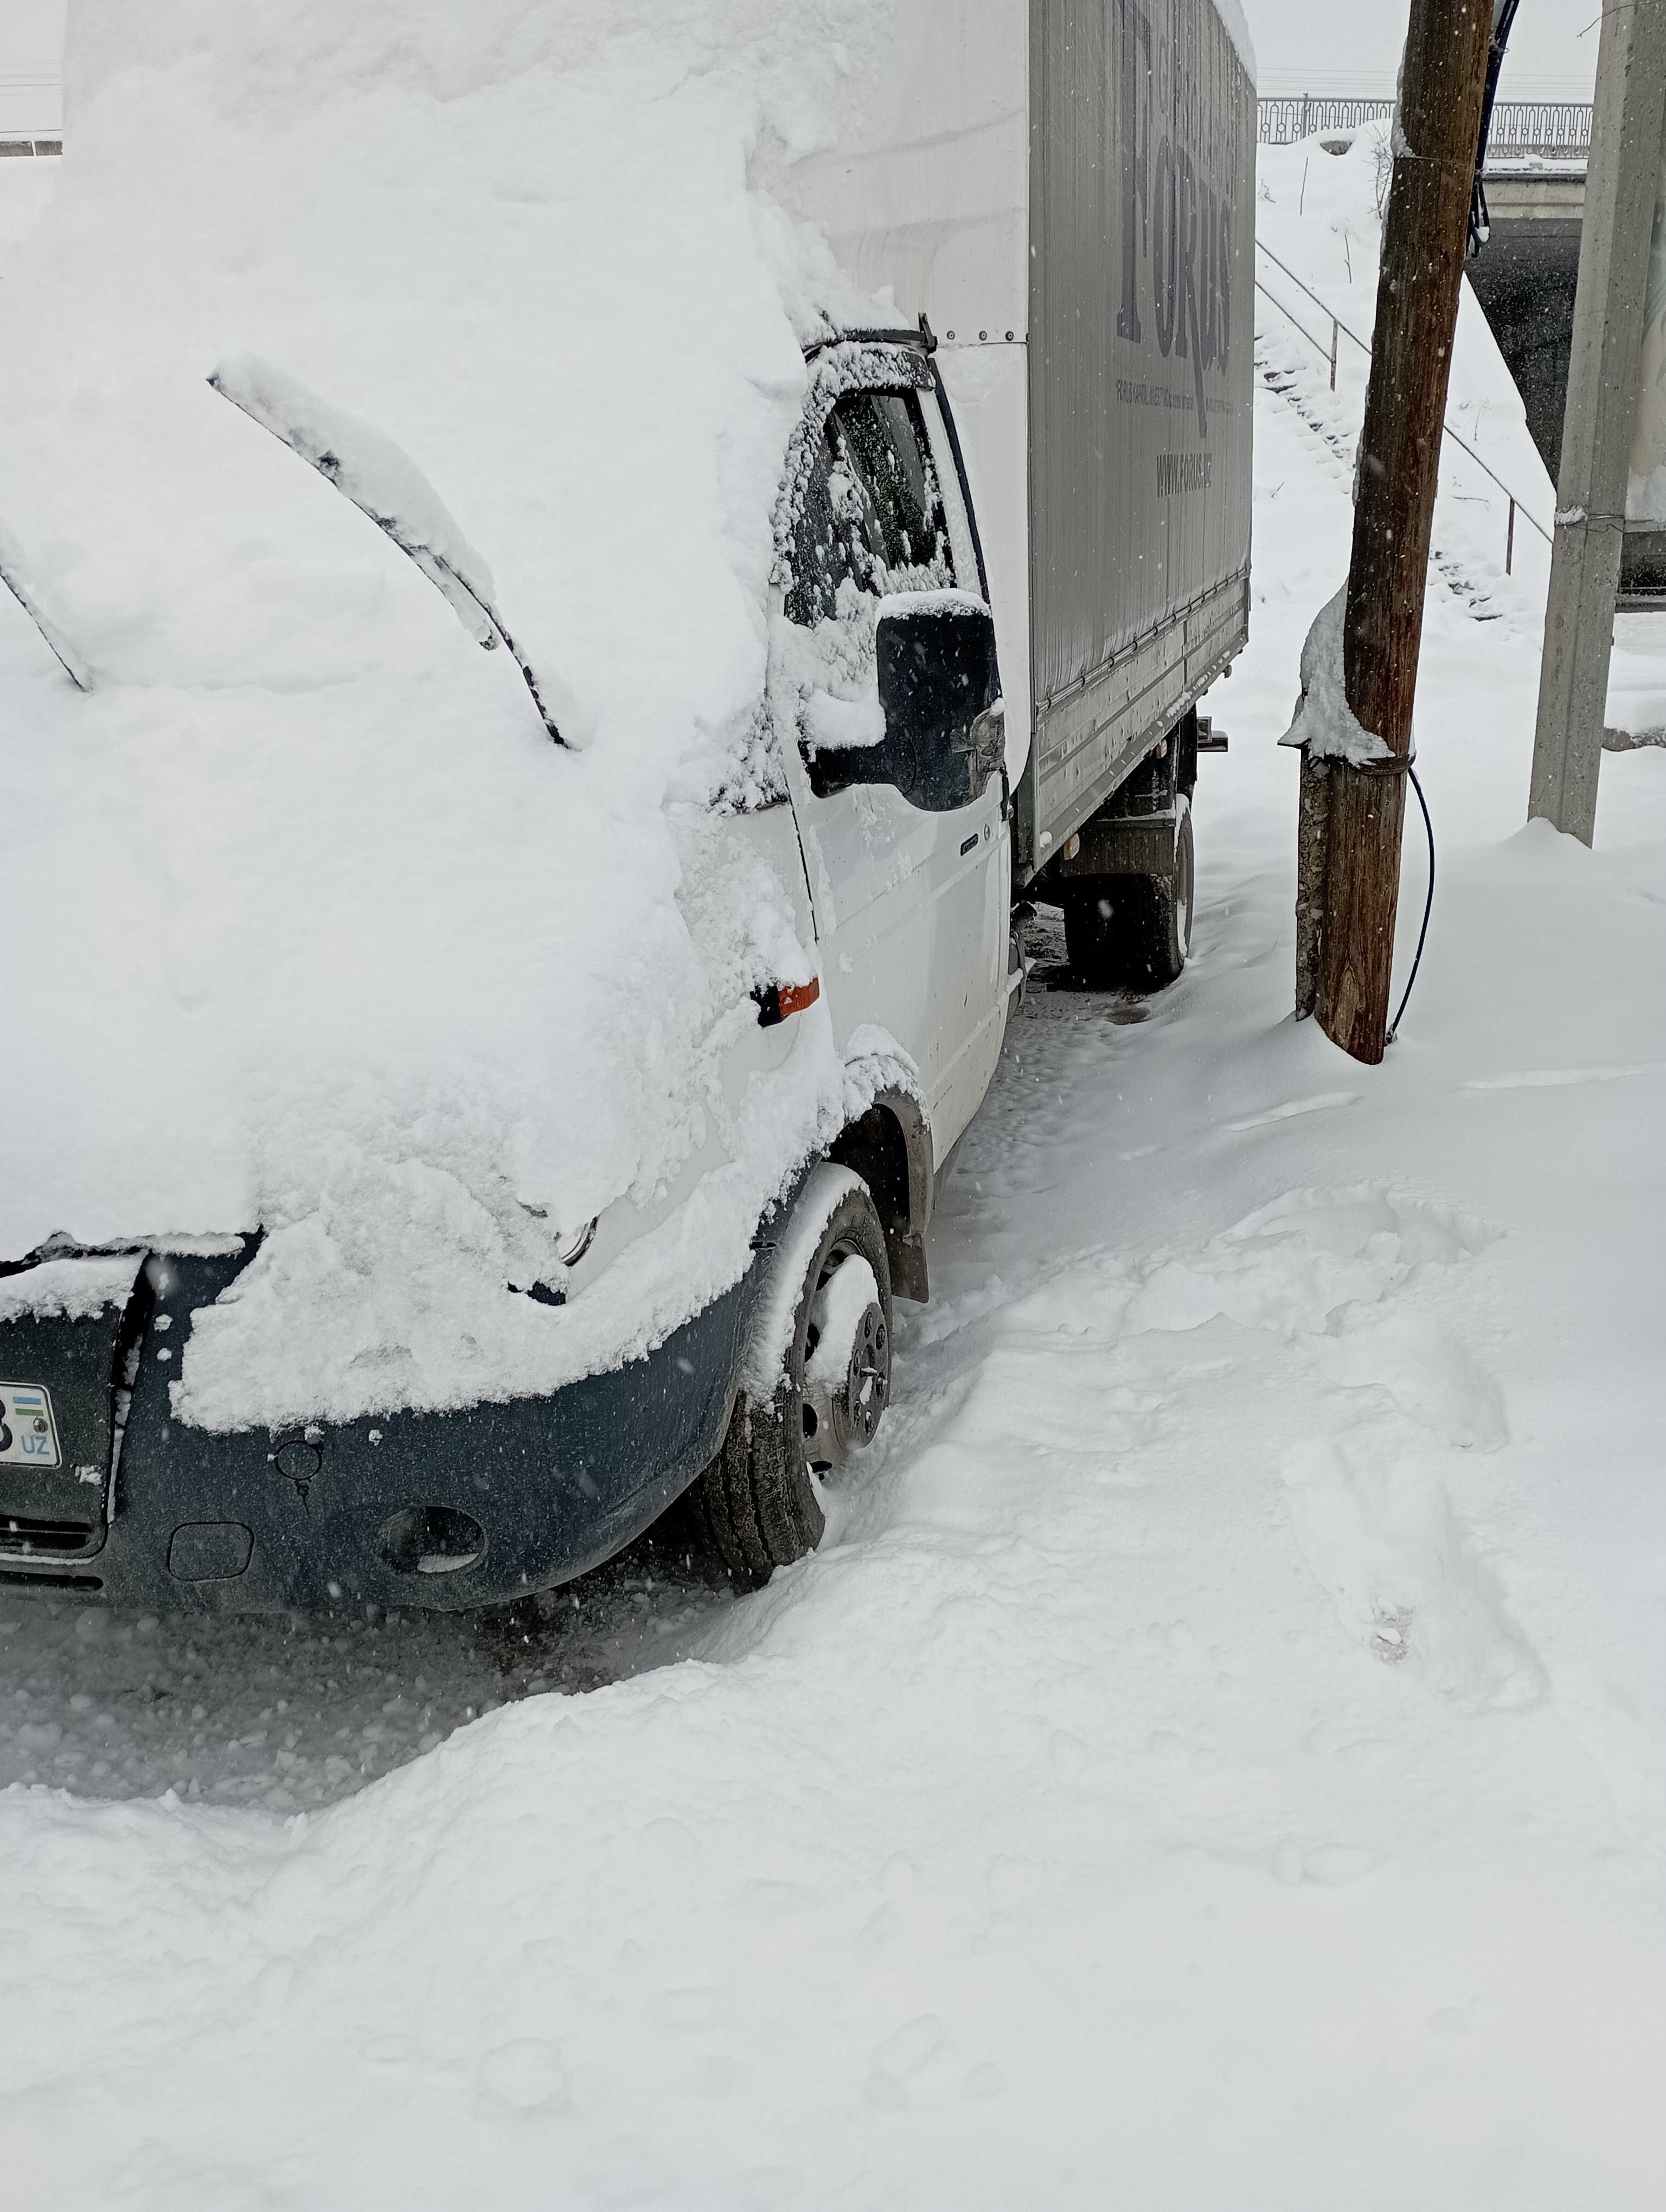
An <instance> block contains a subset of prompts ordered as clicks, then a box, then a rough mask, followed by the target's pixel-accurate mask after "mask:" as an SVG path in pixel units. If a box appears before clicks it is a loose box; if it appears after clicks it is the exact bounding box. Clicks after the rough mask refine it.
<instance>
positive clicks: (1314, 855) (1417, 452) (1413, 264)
mask: <svg viewBox="0 0 1666 2212" xmlns="http://www.w3.org/2000/svg"><path fill="white" fill-rule="evenodd" d="M1492 28H1493V0H1412V9H1411V21H1410V24H1409V25H1408V29H1407V33H1406V55H1405V60H1404V63H1403V64H1402V70H1401V83H1400V103H1399V107H1398V111H1397V112H1396V114H1395V131H1394V175H1393V180H1392V182H1391V184H1390V185H1389V204H1388V213H1387V216H1386V218H1385V220H1384V222H1383V262H1382V270H1381V273H1380V275H1379V276H1378V279H1377V331H1376V337H1375V339H1374V341H1373V344H1372V351H1371V380H1370V383H1369V384H1368V386H1367V387H1366V391H1365V427H1364V428H1363V430H1362V431H1361V433H1360V438H1359V470H1358V472H1357V475H1356V477H1355V480H1354V507H1353V558H1352V561H1351V562H1350V564H1349V568H1348V580H1347V601H1346V609H1347V611H1346V613H1345V615H1344V617H1343V653H1342V676H1343V685H1344V689H1345V691H1346V695H1347V703H1348V706H1349V707H1350V708H1351V709H1352V710H1353V715H1354V719H1355V720H1357V721H1358V722H1359V724H1360V725H1361V726H1362V727H1363V728H1365V730H1367V731H1370V732H1372V733H1373V734H1374V735H1376V736H1377V737H1379V738H1382V740H1383V744H1385V745H1386V746H1387V747H1388V749H1389V757H1388V758H1387V759H1386V760H1383V761H1378V762H1373V763H1371V764H1370V765H1369V766H1367V767H1364V768H1357V767H1355V766H1353V764H1352V763H1349V762H1347V761H1344V760H1337V759H1331V760H1315V759H1313V758H1311V757H1310V756H1308V755H1307V754H1304V756H1303V759H1302V801H1301V805H1302V823H1301V835H1300V844H1299V878H1300V880H1299V882H1298V893H1297V912H1298V936H1297V961H1296V1011H1297V1012H1298V1013H1309V1012H1311V1013H1313V1014H1316V1016H1317V1017H1318V1020H1319V1025H1320V1027H1321V1028H1322V1030H1324V1032H1325V1034H1326V1036H1329V1037H1330V1038H1332V1039H1333V1040H1334V1041H1335V1042H1336V1043H1337V1044H1339V1045H1341V1048H1342V1049H1343V1050H1344V1051H1345V1052H1347V1053H1351V1054H1353V1057H1354V1059H1355V1060H1365V1061H1366V1062H1368V1063H1371V1064H1375V1063H1376V1062H1377V1060H1381V1059H1382V1057H1383V1044H1384V1041H1385V1039H1386V1036H1387V1032H1388V1025H1389V981H1390V972H1391V969H1392V964H1393V959H1394V921H1395V908H1396V906H1397V904H1398V902H1399V896H1400V837H1401V828H1402V823H1403V821H1404V818H1405V809H1406V769H1407V767H1408V764H1409V763H1410V759H1411V750H1412V696H1413V693H1414V691H1415V690H1416V687H1417V661H1418V653H1419V649H1420V646H1421V643H1422V638H1423V592H1424V585H1425V581H1426V575H1427V571H1428V565H1429V533H1430V529H1431V526H1432V522H1433V520H1434V506H1435V488H1436V484H1437V483H1438V477H1439V473H1440V440H1441V424H1442V422H1443V419H1444V416H1445V412H1446V385H1447V380H1448V377H1449V375H1450V370H1451V363H1452V333H1453V331H1454V329H1455V328H1456V323H1457V307H1458V293H1459V289H1460V288H1461V286H1462V281H1463V255H1464V247H1465V244H1466V241H1467V240H1468V228H1469V199H1470V194H1471V191H1472V190H1473V187H1474V173H1475V149H1476V146H1477V143H1479V140H1480V137H1481V99H1482V95H1483V93H1484V91H1485V89H1486V82H1487V46H1488V42H1489V40H1490V38H1491V35H1492Z"/></svg>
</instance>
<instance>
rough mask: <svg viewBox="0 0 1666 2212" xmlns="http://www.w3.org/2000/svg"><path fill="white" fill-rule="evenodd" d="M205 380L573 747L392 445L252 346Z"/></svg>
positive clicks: (470, 564) (415, 475) (459, 546)
mask: <svg viewBox="0 0 1666 2212" xmlns="http://www.w3.org/2000/svg"><path fill="white" fill-rule="evenodd" d="M209 382H210V384H211V385H212V386H213V387H214V389H215V390H216V392H218V393H219V394H220V396H221V398H222V399H229V400H230V402H231V404H232V405H233V406H234V407H237V408H240V409H241V410H242V411H243V413H244V414H245V415H246V416H249V418H250V420H251V421H252V422H258V423H259V425H260V427H261V428H262V429H263V430H270V431H271V434H272V435H273V437H275V438H278V439H281V440H282V441H283V443H284V444H285V445H286V446H287V447H289V450H290V452H291V453H298V454H299V455H300V456H301V459H302V460H303V461H305V462H306V463H307V466H308V467H309V468H313V469H316V470H317V471H318V472H319V475H320V476H321V477H324V478H325V480H326V482H328V483H332V484H333V485H334V486H335V488H336V489H337V491H338V492H340V493H341V495H342V496H343V497H344V499H348V500H350V501H352V503H353V505H354V506H355V507H357V508H358V510H359V512H360V513H361V514H368V516H369V518H370V520H372V521H373V522H374V524H375V526H376V527H377V528H378V529H379V530H381V531H384V532H386V534H387V536H388V537H390V538H392V540H393V543H394V544H396V545H397V546H398V549H399V550H400V551H401V552H402V553H404V554H405V555H407V556H409V557H410V560H412V561H413V562H415V563H416V564H417V568H420V569H421V570H422V572H423V574H424V575H425V576H426V577H427V578H428V580H429V583H431V584H432V585H433V586H434V587H435V590H436V591H437V592H440V593H441V595H442V597H443V598H444V599H445V600H446V602H447V605H449V606H450V608H451V610H452V611H453V613H454V614H455V615H456V617H457V618H458V620H459V622H460V623H462V625H463V627H464V629H465V630H467V632H468V634H469V635H470V636H471V638H473V639H474V641H475V642H476V644H477V645H481V646H483V647H485V649H486V651H487V652H488V653H489V652H491V651H492V650H493V648H494V647H496V646H497V645H498V644H499V643H500V642H502V645H503V647H504V648H505V649H506V651H507V652H508V655H509V658H510V659H512V660H513V661H514V665H515V666H516V667H517V668H518V669H519V670H520V673H521V678H522V680H523V681H524V682H525V684H526V689H527V690H528V691H529V692H530V693H531V694H532V704H533V705H534V706H535V707H536V708H538V720H540V721H541V722H542V723H543V725H544V728H545V729H546V730H547V731H548V732H550V736H551V737H552V738H554V739H555V741H556V744H558V745H565V746H567V747H568V748H569V750H577V749H578V748H579V746H581V744H583V742H584V732H583V724H582V719H581V716H580V714H579V713H578V709H577V708H576V706H575V705H574V704H573V702H571V701H570V700H566V701H563V703H562V725H564V726H557V724H556V718H555V715H554V714H553V712H552V711H551V709H550V706H549V704H548V703H547V700H546V696H545V695H546V693H548V692H550V691H554V690H556V688H557V686H556V684H555V683H554V682H553V681H552V680H551V679H550V677H549V676H548V674H547V672H544V673H540V671H538V670H536V669H534V667H533V666H532V663H531V661H529V660H528V659H527V657H526V654H525V653H523V652H522V651H521V649H520V647H519V646H518V645H517V644H516V643H515V641H514V638H513V637H512V636H511V635H509V631H508V627H507V625H506V624H505V623H504V620H503V617H502V615H501V614H500V613H499V612H498V611H497V606H496V586H495V585H494V584H493V582H492V572H491V570H490V569H489V568H488V567H487V566H486V563H485V562H484V561H483V560H482V558H481V557H480V556H479V554H478V553H477V552H476V551H475V550H474V548H473V546H471V544H469V542H468V540H467V538H465V537H464V535H463V533H462V532H461V531H460V530H459V528H458V526H457V524H456V523H455V521H453V519H452V516H451V513H450V512H449V510H448V509H447V507H446V505H445V502H444V501H442V500H441V497H440V495H439V493H438V492H437V491H435V489H434V487H433V485H432V484H431V483H429V480H428V478H427V477H425V476H424V475H423V472H422V471H421V470H420V469H419V468H418V467H417V464H416V462H415V461H413V460H412V459H411V458H410V455H409V454H408V453H406V452H405V451H404V448H403V447H399V446H396V445H395V444H394V442H393V441H392V438H390V437H388V436H387V435H386V434H385V433H384V432H382V431H380V430H378V429H377V428H375V427H374V424H372V423H369V422H363V421H362V420H361V418H360V417H359V416H356V415H350V414H348V413H347V412H346V410H344V409H343V408H340V407H336V406H332V405H331V403H330V401H329V400H327V399H322V398H319V395H318V393H317V392H313V391H311V390H309V389H308V387H307V386H306V385H304V384H302V383H301V381H300V380H299V379H298V378H296V377H293V376H291V375H290V374H289V372H288V370H287V369H282V368H277V366H276V365H275V363H273V362H269V361H263V360H262V359H261V358H260V356H258V354H252V353H244V354H234V355H231V356H228V358H227V359H226V360H224V361H222V362H221V363H220V365H219V367H218V368H216V369H215V370H214V372H213V374H211V375H210V378H209ZM48 642H49V643H50V642H51V641H50V640H48ZM561 688H562V689H564V687H561Z"/></svg>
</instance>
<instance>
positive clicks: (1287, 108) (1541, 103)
mask: <svg viewBox="0 0 1666 2212" xmlns="http://www.w3.org/2000/svg"><path fill="white" fill-rule="evenodd" d="M1393 115H1394V102H1393V101H1392V100H1338V99H1331V98H1329V97H1328V96H1325V95H1322V94H1317V93H1306V92H1299V93H1289V94H1283V95H1281V96H1280V97H1277V98H1272V99H1267V100H1260V101H1258V102H1257V125H1256V135H1257V137H1259V138H1260V141H1261V143H1262V145H1263V146H1293V145H1294V144H1295V143H1296V142H1297V141H1298V139H1301V138H1308V137H1311V136H1312V135H1313V133H1314V132H1315V131H1357V130H1359V127H1360V125H1362V124H1365V123H1387V122H1389V120H1390V119H1391V118H1392V117H1393ZM1590 118H1591V106H1590V101H1589V100H1499V103H1498V105H1497V106H1495V107H1494V108H1493V129H1492V134H1491V136H1490V137H1489V138H1488V140H1487V155H1488V158H1489V160H1490V159H1493V158H1495V157H1497V156H1499V155H1504V156H1506V157H1507V156H1509V155H1513V154H1538V155H1543V156H1545V157H1547V158H1550V159H1559V160H1563V161H1573V160H1579V159H1583V158H1584V157H1585V156H1587V155H1589V154H1590Z"/></svg>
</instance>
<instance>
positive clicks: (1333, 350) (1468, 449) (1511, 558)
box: [1256, 238, 1551, 576]
mask: <svg viewBox="0 0 1666 2212" xmlns="http://www.w3.org/2000/svg"><path fill="white" fill-rule="evenodd" d="M1256 252H1257V253H1264V254H1265V255H1266V256H1267V258H1268V260H1269V261H1270V262H1271V263H1272V264H1273V266H1274V268H1275V269H1276V270H1278V271H1279V273H1280V276H1287V277H1288V278H1289V280H1290V282H1291V283H1292V284H1293V285H1294V286H1295V287H1296V289H1297V290H1298V292H1300V293H1302V294H1303V295H1304V297H1305V298H1307V299H1309V300H1310V301H1312V303H1313V305H1314V306H1315V307H1316V308H1318V310H1319V312H1320V313H1321V314H1322V315H1323V316H1324V317H1326V318H1327V319H1328V320H1329V324H1330V344H1329V347H1327V346H1326V344H1325V343H1324V341H1323V339H1322V338H1316V337H1314V335H1313V333H1312V331H1310V330H1309V329H1308V327H1307V325H1305V324H1304V322H1303V321H1302V320H1301V319H1300V317H1299V316H1298V315H1296V314H1294V313H1292V311H1291V309H1290V308H1289V307H1287V306H1286V303H1285V302H1284V301H1282V300H1281V299H1280V297H1279V295H1278V294H1277V293H1276V292H1274V291H1272V290H1270V289H1268V286H1267V285H1266V284H1265V283H1262V279H1261V278H1260V277H1259V276H1257V277H1256V290H1257V291H1258V292H1259V293H1260V294H1261V295H1262V299H1264V300H1266V301H1270V303H1271V304H1272V305H1273V306H1274V307H1276V308H1277V309H1278V311H1279V313H1280V314H1281V315H1282V316H1283V317H1284V319H1285V320H1286V322H1287V323H1289V324H1290V325H1292V328H1293V329H1295V330H1297V331H1300V333H1301V335H1302V336H1303V337H1304V338H1305V339H1306V340H1307V342H1308V343H1309V345H1310V346H1311V347H1312V348H1313V349H1314V351H1315V352H1316V353H1318V354H1322V355H1327V356H1328V357H1329V362H1330V388H1331V390H1332V391H1333V392H1335V389H1336V356H1337V351H1338V348H1339V345H1340V343H1341V340H1342V339H1343V338H1349V339H1351V340H1352V341H1353V343H1354V344H1355V345H1357V346H1358V347H1359V350H1360V352H1361V353H1362V354H1364V355H1365V359H1366V360H1367V361H1369V360H1370V359H1371V341H1370V339H1369V338H1362V337H1360V335H1359V331H1355V330H1350V329H1349V327H1348V325H1347V324H1346V323H1345V322H1344V321H1343V320H1342V319H1341V316H1340V315H1339V314H1337V313H1335V310H1334V309H1332V308H1330V307H1326V305H1325V303H1324V301H1322V299H1321V298H1320V297H1319V295H1318V294H1317V293H1316V291H1314V289H1312V287H1311V286H1310V285H1308V284H1304V283H1303V282H1302V280H1301V278H1300V277H1299V276H1298V275H1297V274H1296V272H1295V270H1293V269H1292V268H1291V267H1290V266H1289V265H1288V264H1287V263H1285V262H1283V261H1280V258H1279V257H1278V255H1277V254H1276V253H1274V251H1273V249H1272V247H1271V246H1268V244H1267V242H1266V240H1264V239H1260V238H1258V239H1257V240H1256ZM1440 428H1441V434H1442V435H1443V436H1444V437H1448V438H1450V440H1451V441H1452V443H1453V444H1454V445H1455V446H1456V447H1457V449H1458V451H1459V453H1467V454H1468V457H1469V459H1471V460H1472V461H1473V462H1474V465H1475V466H1476V467H1477V468H1478V469H1480V470H1481V471H1482V472H1483V473H1484V474H1485V475H1487V476H1489V477H1492V479H1493V483H1495V484H1497V486H1498V488H1499V490H1500V491H1501V492H1502V493H1503V494H1504V495H1505V498H1506V499H1507V500H1508V501H1509V502H1510V513H1509V516H1508V518H1507V520H1506V521H1505V535H1504V573H1505V575H1506V576H1508V575H1511V574H1513V572H1514V569H1515V565H1516V517H1517V513H1520V515H1521V516H1522V518H1523V520H1524V521H1526V522H1529V523H1531V525H1532V526H1533V527H1534V529H1535V530H1536V531H1537V532H1538V533H1539V535H1540V537H1541V538H1543V539H1544V541H1545V544H1547V545H1548V544H1550V542H1551V536H1550V532H1548V531H1547V529H1546V528H1545V526H1544V525H1543V523H1542V522H1541V521H1540V520H1539V518H1538V516H1537V515H1536V514H1535V513H1534V512H1533V510H1532V508H1531V507H1529V506H1528V504H1527V502H1526V501H1525V500H1523V499H1522V498H1520V497H1519V496H1518V495H1517V493H1515V492H1513V491H1511V489H1510V486H1509V485H1508V484H1507V483H1505V480H1504V478H1503V477H1501V476H1500V475H1499V472H1498V471H1497V470H1496V469H1495V468H1494V467H1493V465H1492V463H1491V462H1490V461H1484V460H1483V459H1481V455H1480V454H1479V453H1477V452H1476V451H1475V449H1474V447H1473V446H1472V445H1471V444H1470V443H1469V441H1468V439H1467V438H1460V437H1459V435H1458V434H1457V432H1456V430H1455V429H1454V428H1452V426H1451V424H1450V422H1443V423H1442V424H1441V426H1440Z"/></svg>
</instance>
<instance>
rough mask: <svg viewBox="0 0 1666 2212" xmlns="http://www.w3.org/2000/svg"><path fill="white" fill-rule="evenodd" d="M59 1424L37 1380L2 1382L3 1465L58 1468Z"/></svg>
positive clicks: (0, 1444)
mask: <svg viewBox="0 0 1666 2212" xmlns="http://www.w3.org/2000/svg"><path fill="white" fill-rule="evenodd" d="M57 1465H58V1425H57V1423H56V1422H55V1421H54V1420H53V1419H52V1399H51V1398H50V1397H49V1396H48V1395H47V1394H46V1391H45V1390H43V1389H41V1387H40V1384H39V1383H0V1467H56V1466H57Z"/></svg>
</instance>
